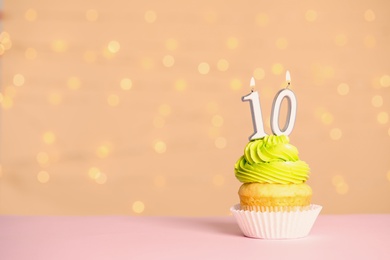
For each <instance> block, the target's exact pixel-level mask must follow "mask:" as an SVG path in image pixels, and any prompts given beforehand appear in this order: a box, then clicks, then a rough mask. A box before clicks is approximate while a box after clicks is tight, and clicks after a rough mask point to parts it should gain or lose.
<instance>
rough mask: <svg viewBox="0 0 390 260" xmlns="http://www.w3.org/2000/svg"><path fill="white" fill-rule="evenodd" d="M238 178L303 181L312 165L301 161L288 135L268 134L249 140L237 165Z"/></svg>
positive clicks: (274, 181)
mask: <svg viewBox="0 0 390 260" xmlns="http://www.w3.org/2000/svg"><path fill="white" fill-rule="evenodd" d="M234 171H235V174H236V178H237V179H238V180H239V181H240V182H243V183H246V182H260V183H280V184H288V183H296V184H298V183H303V182H305V181H306V180H307V179H308V177H309V171H310V169H309V166H308V165H307V164H306V163H305V162H304V161H301V160H299V157H298V150H297V148H296V147H295V146H293V145H291V144H290V143H289V138H288V137H287V136H285V135H280V136H277V135H269V136H265V137H263V138H260V139H255V140H252V141H250V142H249V143H248V144H247V145H246V147H245V151H244V155H243V156H241V158H240V159H239V160H238V161H237V163H236V164H235V166H234Z"/></svg>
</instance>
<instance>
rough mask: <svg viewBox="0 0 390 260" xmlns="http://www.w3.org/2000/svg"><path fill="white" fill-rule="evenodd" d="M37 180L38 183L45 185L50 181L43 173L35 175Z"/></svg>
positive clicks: (45, 173)
mask: <svg viewBox="0 0 390 260" xmlns="http://www.w3.org/2000/svg"><path fill="white" fill-rule="evenodd" d="M37 179H38V181H39V182H40V183H47V182H48V181H49V179H50V175H49V173H47V172H45V171H40V172H38V174H37Z"/></svg>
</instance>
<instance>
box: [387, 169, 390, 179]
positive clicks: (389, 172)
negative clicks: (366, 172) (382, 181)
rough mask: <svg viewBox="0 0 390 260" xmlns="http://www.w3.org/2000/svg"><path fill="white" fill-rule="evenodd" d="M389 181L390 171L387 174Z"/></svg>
mask: <svg viewBox="0 0 390 260" xmlns="http://www.w3.org/2000/svg"><path fill="white" fill-rule="evenodd" d="M387 180H388V181H390V171H388V172H387Z"/></svg>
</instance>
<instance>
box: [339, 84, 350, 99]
mask: <svg viewBox="0 0 390 260" xmlns="http://www.w3.org/2000/svg"><path fill="white" fill-rule="evenodd" d="M337 93H339V95H341V96H345V95H347V94H348V93H349V85H348V84H346V83H340V84H339V85H338V86H337Z"/></svg>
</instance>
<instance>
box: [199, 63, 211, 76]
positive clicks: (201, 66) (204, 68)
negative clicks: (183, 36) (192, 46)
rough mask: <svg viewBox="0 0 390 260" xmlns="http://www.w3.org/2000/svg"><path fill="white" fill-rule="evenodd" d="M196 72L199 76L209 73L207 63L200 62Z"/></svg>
mask: <svg viewBox="0 0 390 260" xmlns="http://www.w3.org/2000/svg"><path fill="white" fill-rule="evenodd" d="M198 71H199V73H200V74H203V75H206V74H208V73H209V72H210V65H209V64H208V63H207V62H201V63H199V65H198Z"/></svg>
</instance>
